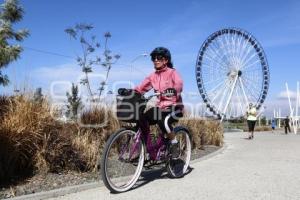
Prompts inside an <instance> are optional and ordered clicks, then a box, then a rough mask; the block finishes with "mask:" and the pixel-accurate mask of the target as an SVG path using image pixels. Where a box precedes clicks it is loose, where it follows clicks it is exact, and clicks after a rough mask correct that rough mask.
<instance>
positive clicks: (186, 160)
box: [167, 126, 192, 178]
mask: <svg viewBox="0 0 300 200" xmlns="http://www.w3.org/2000/svg"><path fill="white" fill-rule="evenodd" d="M174 132H175V134H176V139H177V140H178V142H179V148H180V156H179V158H177V159H171V158H170V160H169V162H168V163H167V172H168V174H169V176H170V177H172V178H180V177H182V176H183V175H184V174H185V173H186V172H187V170H188V167H189V164H190V160H191V151H192V150H191V149H192V146H191V137H190V133H189V132H188V130H187V129H186V128H184V127H180V126H179V127H176V128H174Z"/></svg>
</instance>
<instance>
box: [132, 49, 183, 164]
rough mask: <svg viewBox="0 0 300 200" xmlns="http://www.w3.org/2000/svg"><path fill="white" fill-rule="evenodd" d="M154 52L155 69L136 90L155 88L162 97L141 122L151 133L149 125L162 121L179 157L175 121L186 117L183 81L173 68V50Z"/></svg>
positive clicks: (162, 128) (174, 155)
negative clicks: (184, 113)
mask: <svg viewBox="0 0 300 200" xmlns="http://www.w3.org/2000/svg"><path fill="white" fill-rule="evenodd" d="M150 55H151V60H152V62H153V64H154V68H155V71H154V72H153V73H151V74H150V75H149V76H147V77H146V78H145V79H144V81H143V82H142V83H141V84H140V85H139V86H137V87H135V88H134V90H135V91H137V92H139V93H141V94H144V93H146V92H148V91H149V90H151V89H152V88H153V89H154V92H155V93H159V96H158V102H157V104H156V107H152V108H150V109H149V110H147V111H146V112H145V113H144V115H142V116H141V118H140V120H139V121H140V123H139V125H140V128H141V129H142V131H143V132H144V131H146V132H147V131H148V132H149V130H150V129H149V124H158V125H159V127H160V129H161V131H162V132H163V133H165V134H167V135H168V138H169V140H170V144H169V145H170V146H169V151H170V153H171V156H172V158H177V157H178V156H179V153H180V152H179V148H178V141H177V140H176V137H175V133H174V132H173V127H172V123H173V122H176V121H178V118H180V117H182V116H183V104H182V98H181V92H182V87H183V81H182V79H181V77H180V76H179V74H178V72H177V71H176V70H175V69H174V68H173V64H172V61H171V53H170V51H169V50H168V49H167V48H164V47H157V48H155V49H154V50H153V51H152V52H151V54H150Z"/></svg>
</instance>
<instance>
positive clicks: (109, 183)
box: [101, 129, 145, 193]
mask: <svg viewBox="0 0 300 200" xmlns="http://www.w3.org/2000/svg"><path fill="white" fill-rule="evenodd" d="M126 133H129V134H130V135H131V136H135V135H136V132H134V131H133V130H130V129H120V130H119V131H117V132H116V133H114V134H112V135H111V136H110V137H109V139H108V140H107V142H106V145H105V147H104V150H103V154H102V158H101V176H102V181H103V183H104V185H105V186H106V187H107V188H108V189H109V190H110V191H111V192H112V193H120V192H126V191H128V190H129V189H131V188H132V187H133V186H134V184H135V183H136V182H137V180H138V178H139V176H140V174H141V172H142V169H143V165H144V154H145V147H144V144H143V141H142V140H141V141H140V142H139V144H137V145H138V150H137V151H139V152H138V153H137V155H138V156H139V157H138V162H137V167H136V170H135V171H134V173H133V175H132V177H131V178H130V179H129V181H128V182H126V183H125V184H122V185H120V186H119V185H117V184H116V183H114V182H115V181H116V182H117V181H121V182H122V181H123V179H126V178H127V177H128V178H129V175H128V174H126V173H127V172H126V169H128V168H126V167H128V166H125V167H123V166H122V167H121V168H120V169H121V170H125V175H119V174H117V173H115V172H114V173H115V175H116V177H112V176H113V175H111V174H110V170H109V169H108V166H109V165H110V163H109V156H110V152H111V150H112V148H113V145H114V143H115V142H118V140H117V139H118V138H120V137H121V136H123V135H125V134H126ZM117 145H120V144H117ZM129 146H130V145H129ZM117 148H119V146H117ZM130 148H131V146H130ZM120 149H121V150H122V148H121V147H120ZM120 149H117V150H115V151H117V157H118V161H120V160H121V161H120V162H121V163H122V162H123V163H127V164H129V165H130V166H131V165H133V166H134V163H133V162H132V163H131V161H130V159H129V160H127V161H124V160H126V159H123V161H122V159H120V152H118V151H121V150H120ZM113 150H114V149H113ZM113 150H112V151H113ZM134 151H135V150H134ZM133 153H134V152H133ZM129 154H130V153H129ZM112 155H113V154H112ZM112 157H116V155H113V156H112ZM116 169H117V168H116ZM128 171H132V170H131V169H130V170H128Z"/></svg>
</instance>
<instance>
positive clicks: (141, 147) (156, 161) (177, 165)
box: [101, 94, 191, 193]
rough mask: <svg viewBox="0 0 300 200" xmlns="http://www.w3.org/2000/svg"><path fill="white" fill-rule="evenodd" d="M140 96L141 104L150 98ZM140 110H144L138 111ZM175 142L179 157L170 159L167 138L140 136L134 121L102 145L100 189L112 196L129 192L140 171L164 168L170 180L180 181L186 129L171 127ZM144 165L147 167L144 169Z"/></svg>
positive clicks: (186, 159)
mask: <svg viewBox="0 0 300 200" xmlns="http://www.w3.org/2000/svg"><path fill="white" fill-rule="evenodd" d="M154 96H157V94H155V95H151V96H150V97H148V98H144V97H143V96H142V98H141V99H143V101H144V102H146V103H147V102H148V101H149V100H150V99H151V98H152V97H154ZM141 110H144V107H142V109H141ZM174 132H175V134H176V139H177V140H178V142H179V147H180V156H179V158H177V159H172V158H171V155H170V154H169V151H168V142H169V141H168V138H166V136H165V135H163V134H162V133H161V132H159V134H158V136H157V138H155V139H153V137H150V136H151V133H150V132H148V133H143V132H142V131H141V129H140V127H139V125H138V123H137V121H135V126H134V127H133V128H128V127H127V128H126V127H125V128H121V129H120V130H118V131H116V132H115V133H113V134H112V135H111V136H110V137H109V139H108V140H107V142H106V145H105V148H104V151H103V154H102V159H101V174H102V180H103V182H104V185H105V186H106V187H107V188H108V189H109V190H110V191H111V192H112V193H120V192H125V191H128V190H129V189H131V188H132V187H133V186H134V185H135V183H136V182H137V180H138V179H139V177H140V175H141V172H142V170H143V167H151V166H154V165H161V164H165V167H166V169H167V173H168V175H169V176H170V177H171V178H180V177H182V176H184V174H185V173H186V172H187V170H188V167H189V163H190V158H191V137H190V133H189V131H188V129H187V128H185V127H183V126H176V127H174ZM147 164H149V165H148V166H147Z"/></svg>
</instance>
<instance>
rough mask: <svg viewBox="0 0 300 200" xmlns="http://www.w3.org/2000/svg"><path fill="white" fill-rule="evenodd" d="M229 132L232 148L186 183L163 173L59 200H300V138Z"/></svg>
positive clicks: (202, 165) (206, 163)
mask: <svg viewBox="0 0 300 200" xmlns="http://www.w3.org/2000/svg"><path fill="white" fill-rule="evenodd" d="M245 137H246V135H245V133H226V134H225V142H226V144H227V148H226V149H225V150H224V151H223V152H222V153H220V154H218V155H216V156H214V157H211V158H209V159H207V160H203V161H201V162H196V163H194V164H192V165H191V167H192V168H193V170H192V171H191V172H190V173H189V174H187V175H186V176H185V177H184V178H181V179H168V178H167V177H166V176H165V175H164V174H161V172H160V171H158V172H154V173H153V174H152V175H151V176H149V175H148V176H147V177H145V179H146V180H145V181H144V182H142V183H141V184H142V185H140V186H139V187H137V188H135V189H134V190H131V191H129V192H126V193H122V194H110V193H109V191H108V190H107V189H106V188H105V187H100V188H97V189H91V190H87V191H83V192H80V193H74V194H70V195H66V196H64V197H59V198H56V199H70V200H75V199H78V200H79V199H89V200H93V199H97V200H98V199H128V200H129V199H130V200H132V199H172V200H174V199H202V200H203V199H220V200H227V199H228V200H234V199H236V200H244V199H270V200H277V199H280V200H289V199H295V200H296V199H298V200H299V199H300V135H294V134H289V135H283V134H279V133H276V134H273V133H257V134H256V135H255V138H254V140H247V139H245Z"/></svg>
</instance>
